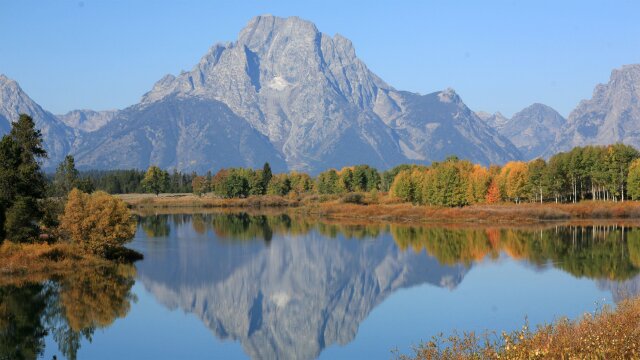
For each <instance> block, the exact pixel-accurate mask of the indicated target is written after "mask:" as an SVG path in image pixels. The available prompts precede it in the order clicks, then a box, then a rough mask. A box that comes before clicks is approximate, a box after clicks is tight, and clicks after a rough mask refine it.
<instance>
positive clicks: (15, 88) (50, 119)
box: [0, 74, 74, 169]
mask: <svg viewBox="0 0 640 360" xmlns="http://www.w3.org/2000/svg"><path fill="white" fill-rule="evenodd" d="M23 113H24V114H27V115H30V116H31V117H32V118H33V120H34V121H35V123H36V126H37V127H38V128H39V129H40V131H42V136H43V138H44V147H45V149H46V150H47V152H48V154H49V158H48V159H46V160H45V161H44V163H43V166H44V167H45V168H47V169H51V168H53V167H55V166H56V165H57V164H58V163H59V162H60V161H61V160H62V159H63V158H64V157H65V156H66V155H67V154H68V153H69V151H70V150H71V143H72V142H73V138H74V134H73V130H72V129H71V128H69V127H68V126H66V125H65V124H64V123H62V122H61V121H60V120H58V118H56V117H55V116H54V115H53V114H51V113H50V112H48V111H45V110H44V109H42V108H41V107H40V105H38V104H36V102H35V101H33V100H32V99H31V98H30V97H29V96H28V95H27V94H26V93H25V92H24V91H23V90H22V88H20V85H18V83H17V82H16V81H14V80H12V79H9V78H8V77H7V76H5V75H2V74H0V136H1V135H4V134H7V133H8V132H9V130H10V129H11V122H13V121H16V120H17V119H18V117H19V115H20V114H23Z"/></svg>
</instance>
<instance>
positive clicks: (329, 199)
mask: <svg viewBox="0 0 640 360" xmlns="http://www.w3.org/2000/svg"><path fill="white" fill-rule="evenodd" d="M119 197H120V198H121V199H122V200H124V201H125V202H126V203H127V204H128V205H129V206H130V207H132V208H135V209H137V210H140V209H144V208H147V209H154V208H156V209H160V208H238V209H249V208H256V209H258V208H261V209H266V208H281V209H294V211H295V212H299V213H301V214H306V215H317V216H322V217H328V218H344V219H348V218H351V219H372V220H376V219H377V220H394V221H403V222H404V221H407V222H441V221H449V222H451V221H459V222H506V223H518V222H521V223H526V222H540V221H566V220H600V219H602V220H606V219H640V202H637V201H626V202H617V203H613V202H600V201H583V202H580V203H577V204H555V203H544V204H538V203H525V204H512V203H502V204H490V205H489V204H481V205H471V206H464V207H436V206H418V205H413V204H410V203H403V202H400V201H399V200H398V199H396V198H394V197H391V196H389V195H388V194H385V193H377V192H376V193H374V194H372V193H354V194H346V195H343V196H340V195H317V194H302V195H293V196H286V197H283V196H273V195H266V196H250V197H247V198H242V199H237V198H235V199H222V198H218V197H214V196H211V195H204V196H197V195H193V194H161V195H160V196H155V195H152V194H126V195H119Z"/></svg>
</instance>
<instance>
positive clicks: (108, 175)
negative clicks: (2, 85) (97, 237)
mask: <svg viewBox="0 0 640 360" xmlns="http://www.w3.org/2000/svg"><path fill="white" fill-rule="evenodd" d="M19 136H22V137H24V136H25V135H20V129H19V128H18V127H17V128H16V129H15V130H12V132H11V133H10V134H9V136H8V137H6V138H7V139H6V140H3V144H4V145H1V146H4V147H6V148H7V150H6V151H10V148H11V147H12V146H15V145H11V141H13V142H16V143H17V142H19V143H20V144H22V146H23V147H25V148H26V147H29V146H31V147H32V148H33V147H34V146H35V145H29V141H31V142H33V140H29V139H21V140H17V139H18V138H17V137H19ZM38 146H40V145H38ZM38 146H35V148H33V149H31V153H32V157H33V158H34V160H32V161H27V162H26V163H25V164H18V163H15V164H13V165H12V166H14V167H19V166H23V167H33V166H38V162H37V159H38V158H39V156H41V155H39V154H41V152H43V151H44V150H43V149H42V148H41V146H40V147H38ZM639 158H640V153H639V152H638V151H637V150H636V149H634V148H633V147H631V146H627V145H624V144H614V145H608V146H585V147H576V148H574V149H572V150H571V151H568V152H561V153H558V154H556V155H554V156H552V157H551V158H550V159H549V160H548V161H545V160H543V159H535V160H532V161H529V162H523V161H512V162H508V163H506V164H505V165H503V166H497V165H492V166H489V167H485V166H482V165H479V164H474V163H472V162H470V161H467V160H461V159H459V158H457V157H455V156H452V157H449V158H447V159H445V160H444V161H439V162H433V163H432V164H431V165H428V166H425V165H408V164H405V165H399V166H396V167H394V168H392V169H389V170H387V171H382V172H381V171H378V170H377V169H375V168H373V167H370V166H368V165H356V166H350V167H344V168H342V169H339V170H338V169H329V170H326V171H324V172H322V173H320V174H318V175H317V176H316V177H315V178H314V177H311V176H310V175H309V174H306V173H302V172H295V171H294V172H289V173H282V174H273V173H272V171H271V167H270V166H269V164H268V163H265V164H264V166H263V168H262V169H250V168H228V169H222V170H219V171H218V172H217V173H215V174H213V173H212V172H207V173H206V174H204V175H199V174H197V173H195V172H193V173H190V174H186V173H181V172H178V171H176V170H173V172H171V173H169V172H168V171H166V170H163V169H161V168H159V167H157V166H150V167H149V168H148V169H147V170H146V171H141V170H109V171H104V170H100V171H98V170H94V171H87V172H82V173H81V172H78V171H77V170H76V169H75V163H74V159H73V157H72V156H67V157H66V159H65V160H64V161H63V162H62V163H61V164H60V166H59V167H58V169H57V171H56V174H55V175H53V176H52V177H50V186H48V187H47V185H46V184H41V179H38V178H37V176H36V178H34V179H31V178H25V179H11V180H6V181H9V182H8V183H15V184H21V183H28V184H31V185H30V187H31V188H32V191H35V194H34V195H33V196H36V197H37V196H42V195H44V193H42V191H44V190H43V189H45V188H48V189H51V190H50V191H49V195H50V196H52V195H53V196H61V195H63V194H67V193H68V192H69V191H70V190H71V189H73V188H78V189H80V190H82V191H84V192H87V193H90V192H92V191H96V190H102V191H105V192H108V193H111V194H120V193H142V192H148V193H155V194H159V193H165V192H172V193H185V192H193V193H194V194H197V195H203V194H205V193H212V194H214V195H215V196H218V197H221V198H244V197H248V196H259V195H277V196H299V195H304V194H319V195H346V194H353V193H356V194H363V193H369V194H373V195H377V193H378V192H382V193H388V194H389V196H391V197H393V198H395V199H397V200H399V201H403V202H411V203H414V204H419V205H433V206H450V207H455V206H465V205H472V204H483V203H484V204H492V203H499V202H514V203H522V202H540V203H541V202H556V203H567V202H578V201H581V200H603V201H625V200H628V199H634V200H638V199H640V160H639ZM34 164H35V165H34ZM38 169H39V168H38ZM17 173H23V174H24V173H25V172H17ZM17 173H16V174H17ZM27 173H28V172H27ZM14 175H15V174H14ZM18 188H20V187H18ZM27 195H28V194H27ZM4 198H5V199H8V200H3V201H0V206H2V207H3V208H6V207H8V206H9V205H12V204H13V202H12V201H15V202H16V204H15V205H14V206H15V211H16V212H15V213H14V214H16V215H15V216H17V211H18V210H17V209H18V208H26V205H25V204H26V203H27V202H29V201H30V200H29V199H28V197H27V198H25V197H24V196H23V197H19V196H18V197H16V196H15V195H12V194H11V193H10V192H9V193H7V194H5V195H4ZM14 198H15V199H14ZM24 211H26V210H23V212H24ZM24 216H27V215H24ZM12 219H13V218H11V219H10V221H9V225H10V223H11V221H13V220H12ZM5 222H6V220H5Z"/></svg>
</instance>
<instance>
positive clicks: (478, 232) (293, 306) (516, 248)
mask: <svg viewBox="0 0 640 360" xmlns="http://www.w3.org/2000/svg"><path fill="white" fill-rule="evenodd" d="M132 247H134V248H135V249H136V250H138V251H141V252H142V253H144V255H145V258H144V260H143V261H140V262H137V263H136V264H135V267H134V266H131V265H114V266H111V267H104V268H99V269H78V271H77V272H74V273H72V274H68V275H65V276H57V277H55V278H49V279H41V278H34V279H29V278H26V279H21V280H20V281H13V280H12V279H1V280H2V281H1V282H0V359H5V358H9V359H22V358H25V359H32V358H36V357H37V356H38V354H41V353H42V352H43V349H44V346H45V341H44V338H45V337H46V336H48V339H52V342H54V343H55V344H56V345H57V347H58V351H54V353H57V354H62V355H64V356H65V357H66V358H69V359H74V358H75V357H76V355H77V353H78V349H79V348H80V346H81V345H82V346H83V348H84V347H90V346H91V344H90V342H91V340H92V338H93V337H94V335H95V330H96V329H107V328H109V327H110V326H111V324H112V323H113V322H114V321H115V320H116V319H119V318H122V319H123V320H121V321H124V322H127V321H128V320H129V318H127V315H128V312H129V310H130V309H131V308H132V306H135V304H133V303H132V300H135V296H134V295H133V293H132V286H133V284H134V279H137V280H136V281H138V282H139V283H140V284H142V285H143V286H144V287H145V288H146V289H147V290H148V292H149V293H151V294H153V297H154V298H155V299H156V300H157V301H158V302H159V303H161V304H162V305H164V306H165V307H166V308H168V309H171V310H173V309H182V310H183V311H185V312H187V313H191V314H194V315H195V316H196V317H197V318H198V319H199V320H200V321H201V322H202V323H204V325H205V326H206V327H207V328H209V329H210V330H211V331H212V332H213V333H214V334H215V336H216V337H217V338H219V339H232V340H234V341H237V342H239V343H240V344H241V345H242V348H243V349H244V352H245V353H246V354H247V355H248V356H249V357H251V358H254V359H263V358H266V359H288V358H295V359H313V358H316V357H318V356H320V354H321V352H322V351H323V350H324V349H326V348H327V347H329V346H331V345H332V344H340V345H346V344H349V343H351V342H352V341H353V340H354V339H355V337H356V335H357V332H358V329H359V327H360V326H361V324H362V323H363V321H364V320H365V319H366V318H367V317H368V316H369V315H370V313H371V312H372V311H373V309H374V308H376V307H377V306H378V305H380V304H381V303H382V302H384V301H385V299H387V298H389V297H390V296H391V295H392V294H394V293H395V292H397V291H398V290H400V289H403V288H410V287H417V286H419V285H425V284H426V285H430V286H435V287H440V288H446V289H450V290H452V291H455V290H456V288H457V287H458V286H459V284H460V283H461V282H462V281H463V279H464V278H465V276H467V275H468V274H470V272H471V270H472V269H473V268H474V267H475V266H476V265H477V264H480V263H488V264H492V263H493V262H494V261H496V262H500V261H501V260H502V259H505V258H510V259H513V261H516V262H519V263H523V264H525V266H526V267H528V268H529V269H533V270H534V271H536V272H537V271H543V270H546V269H560V270H561V271H563V272H565V273H567V274H570V275H571V277H573V278H584V279H589V280H592V281H594V282H595V285H596V286H597V287H598V288H599V289H603V290H608V291H611V293H612V294H613V299H614V300H616V301H618V300H620V299H621V298H622V297H623V296H629V295H638V294H639V293H640V276H639V275H638V273H639V272H640V230H639V229H637V228H635V227H628V226H619V225H606V226H604V225H597V226H547V227H526V228H504V227H481V228H470V227H465V226H462V227H461V226H458V227H456V226H446V227H443V226H409V225H395V224H369V223H361V224H341V223H332V222H327V221H317V220H312V219H309V218H305V217H290V216H287V215H248V214H226V213H214V214H211V213H209V214H186V215H185V214H174V215H150V216H143V217H140V219H139V228H138V233H137V236H136V239H135V241H134V243H132ZM425 311H428V305H425ZM523 315H526V314H523ZM131 321H133V320H131ZM487 326H490V325H487ZM495 330H502V329H495ZM388 331H394V329H392V328H389V329H388ZM134 335H137V336H140V334H132V335H131V336H134ZM423 335H425V336H426V335H428V334H416V339H419V338H421V337H422V336H423ZM211 341H213V340H211ZM47 344H49V342H47ZM127 345H128V346H131V344H130V343H127ZM50 346H51V345H50ZM113 346H114V347H118V346H123V345H122V344H119V343H116V344H113ZM389 350H391V348H390V349H389ZM134 353H136V352H134ZM380 355H381V357H385V358H386V357H388V353H387V354H380Z"/></svg>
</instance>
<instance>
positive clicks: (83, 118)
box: [57, 109, 118, 132]
mask: <svg viewBox="0 0 640 360" xmlns="http://www.w3.org/2000/svg"><path fill="white" fill-rule="evenodd" d="M117 115H118V110H106V111H93V110H86V109H85V110H73V111H69V112H68V113H66V114H64V115H57V117H58V119H60V121H62V122H63V123H65V124H66V125H67V126H69V127H71V128H73V129H78V130H80V131H84V132H92V131H96V130H98V129H100V128H101V127H103V126H105V125H106V124H107V123H109V122H110V121H111V120H113V119H114V118H115V117H116V116H117Z"/></svg>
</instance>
